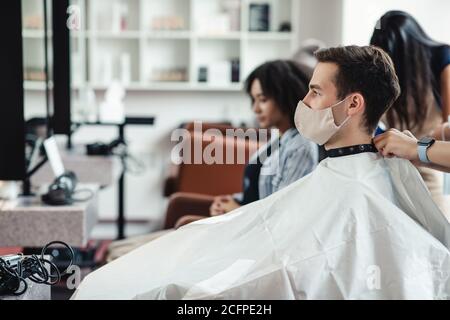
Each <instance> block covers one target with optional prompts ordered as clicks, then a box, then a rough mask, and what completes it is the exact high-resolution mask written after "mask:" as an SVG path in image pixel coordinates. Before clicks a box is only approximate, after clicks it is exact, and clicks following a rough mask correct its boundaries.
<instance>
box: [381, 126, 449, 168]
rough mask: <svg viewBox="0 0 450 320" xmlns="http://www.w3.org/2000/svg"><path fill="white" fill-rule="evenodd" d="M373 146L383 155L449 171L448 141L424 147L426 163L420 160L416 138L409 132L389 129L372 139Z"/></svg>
mask: <svg viewBox="0 0 450 320" xmlns="http://www.w3.org/2000/svg"><path fill="white" fill-rule="evenodd" d="M373 142H374V144H375V147H376V148H377V149H378V151H379V152H380V153H381V154H382V155H383V156H385V157H399V158H403V159H407V160H410V161H412V162H413V163H415V164H418V165H420V166H426V167H429V168H433V169H436V170H440V171H444V172H450V142H445V141H436V142H434V143H433V144H432V145H430V146H429V147H428V148H427V149H426V157H427V158H428V160H429V161H430V162H429V163H426V162H424V161H421V160H420V157H419V152H418V150H419V148H418V140H417V139H416V137H414V135H412V133H411V132H409V131H405V132H400V131H398V130H396V129H390V130H388V131H387V132H385V133H383V134H380V135H378V136H376V137H375V138H374V139H373Z"/></svg>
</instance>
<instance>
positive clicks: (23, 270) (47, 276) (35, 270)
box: [0, 241, 75, 296]
mask: <svg viewBox="0 0 450 320" xmlns="http://www.w3.org/2000/svg"><path fill="white" fill-rule="evenodd" d="M53 245H62V246H64V247H66V248H67V249H69V252H70V263H69V266H68V267H67V268H66V269H65V270H64V271H63V272H61V271H60V270H59V269H58V267H57V266H56V265H55V264H54V263H53V262H51V261H50V260H48V259H46V258H45V256H46V255H50V256H51V257H52V258H55V257H54V256H53V255H51V254H48V253H47V250H48V249H49V248H50V247H51V246H53ZM74 256H75V254H74V251H73V249H72V247H70V246H69V245H68V244H67V243H65V242H63V241H53V242H50V243H48V244H47V245H45V246H44V247H43V248H42V251H41V255H40V256H37V255H31V256H29V257H23V256H21V255H18V258H16V260H17V261H16V262H13V263H11V262H10V261H9V260H7V259H6V258H7V256H5V257H0V296H1V295H13V296H19V295H22V294H24V293H25V292H26V291H27V289H28V285H27V283H26V280H27V279H28V280H30V281H32V282H34V283H37V284H45V285H55V284H57V283H58V282H59V281H60V280H61V277H62V276H64V275H66V274H67V272H68V270H69V268H71V267H72V265H73V262H74ZM19 257H20V258H19ZM46 265H48V266H49V269H48V270H47V268H46ZM52 269H53V271H54V273H52Z"/></svg>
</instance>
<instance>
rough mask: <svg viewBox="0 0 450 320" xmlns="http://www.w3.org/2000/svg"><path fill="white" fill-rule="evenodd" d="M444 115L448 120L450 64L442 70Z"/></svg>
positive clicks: (449, 107)
mask: <svg viewBox="0 0 450 320" xmlns="http://www.w3.org/2000/svg"><path fill="white" fill-rule="evenodd" d="M441 101H442V117H443V119H444V121H447V119H448V116H449V115H450V65H448V66H446V67H445V69H444V70H443V71H442V72H441Z"/></svg>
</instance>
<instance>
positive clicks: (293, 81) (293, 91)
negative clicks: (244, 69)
mask: <svg viewBox="0 0 450 320" xmlns="http://www.w3.org/2000/svg"><path fill="white" fill-rule="evenodd" d="M256 79H258V80H259V82H260V83H261V88H262V91H263V94H264V95H265V96H266V97H267V98H270V99H273V100H274V101H275V104H276V105H277V107H278V108H280V110H281V111H282V113H283V114H286V115H288V116H289V119H290V122H291V125H292V126H294V125H295V124H294V115H295V109H296V108H297V104H298V102H299V101H300V100H302V99H303V98H304V97H305V96H306V94H307V93H308V85H309V81H310V79H311V73H310V72H309V70H306V68H302V67H301V66H300V65H299V64H297V63H296V62H294V61H289V60H275V61H269V62H266V63H264V64H262V65H260V66H259V67H258V68H256V69H255V70H253V72H252V73H250V75H249V76H248V77H247V80H245V90H246V92H247V93H248V95H250V96H251V88H252V84H253V81H255V80H256Z"/></svg>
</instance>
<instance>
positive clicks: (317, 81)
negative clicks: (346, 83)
mask: <svg viewBox="0 0 450 320" xmlns="http://www.w3.org/2000/svg"><path fill="white" fill-rule="evenodd" d="M337 71H338V66H337V64H335V63H331V62H319V63H318V64H317V66H316V68H315V69H314V73H313V76H312V78H311V82H310V86H313V87H320V88H326V87H328V86H330V85H334V82H333V80H334V79H335V76H336V72H337Z"/></svg>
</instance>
